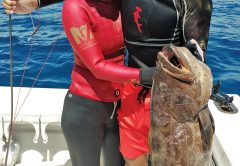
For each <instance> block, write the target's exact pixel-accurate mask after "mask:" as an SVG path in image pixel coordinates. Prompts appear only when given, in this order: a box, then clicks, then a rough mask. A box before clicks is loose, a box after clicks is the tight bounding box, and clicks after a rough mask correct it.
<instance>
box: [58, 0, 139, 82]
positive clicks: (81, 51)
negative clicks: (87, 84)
mask: <svg viewBox="0 0 240 166" xmlns="http://www.w3.org/2000/svg"><path fill="white" fill-rule="evenodd" d="M73 2H74V1H71V2H70V1H68V2H66V3H65V4H64V6H63V11H62V22H63V27H64V31H65V33H66V35H67V37H68V39H69V41H70V43H71V45H72V47H73V49H74V51H75V52H76V53H77V55H78V56H79V58H80V59H81V60H82V61H83V63H84V64H85V65H86V66H87V67H88V69H89V70H90V71H91V72H92V73H93V75H94V76H95V77H96V78H98V79H102V80H108V81H130V80H136V81H139V75H140V74H139V69H138V68H130V67H126V66H122V65H120V64H116V63H112V62H109V61H107V60H105V58H104V56H103V54H102V51H101V49H100V47H99V44H98V41H97V40H96V39H95V37H94V33H93V30H92V27H91V23H90V21H89V17H88V14H87V12H86V10H85V9H84V8H83V7H82V6H81V4H76V3H73ZM75 2H77V1H75ZM102 33H106V32H102ZM103 40H104V39H103ZM104 42H108V41H104Z"/></svg>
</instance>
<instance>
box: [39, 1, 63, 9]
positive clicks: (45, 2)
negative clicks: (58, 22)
mask: <svg viewBox="0 0 240 166" xmlns="http://www.w3.org/2000/svg"><path fill="white" fill-rule="evenodd" d="M59 2H63V0H40V4H39V7H44V6H48V5H51V4H55V3H59Z"/></svg>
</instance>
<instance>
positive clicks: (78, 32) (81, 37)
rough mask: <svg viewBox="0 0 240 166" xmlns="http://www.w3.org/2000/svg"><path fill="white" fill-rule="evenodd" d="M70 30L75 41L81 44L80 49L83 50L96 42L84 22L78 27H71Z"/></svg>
mask: <svg viewBox="0 0 240 166" xmlns="http://www.w3.org/2000/svg"><path fill="white" fill-rule="evenodd" d="M70 32H71V33H72V36H73V38H74V40H75V41H76V43H77V44H81V45H80V47H81V50H85V49H87V48H89V47H91V46H93V45H94V44H96V41H95V39H94V36H93V33H92V31H91V30H90V29H89V28H88V25H86V24H85V25H81V26H80V28H76V27H71V28H70Z"/></svg>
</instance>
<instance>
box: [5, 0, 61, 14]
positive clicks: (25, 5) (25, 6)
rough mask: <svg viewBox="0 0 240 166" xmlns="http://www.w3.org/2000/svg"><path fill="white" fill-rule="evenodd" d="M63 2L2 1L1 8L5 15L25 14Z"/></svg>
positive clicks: (35, 0) (37, 0)
mask: <svg viewBox="0 0 240 166" xmlns="http://www.w3.org/2000/svg"><path fill="white" fill-rule="evenodd" d="M62 1H63V0H3V1H2V6H3V7H4V8H5V12H6V13H7V14H13V13H17V14H27V13H31V12H32V11H33V10H35V9H37V8H39V7H44V6H48V5H51V4H55V3H58V2H62Z"/></svg>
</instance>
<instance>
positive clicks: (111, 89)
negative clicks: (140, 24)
mask: <svg viewBox="0 0 240 166" xmlns="http://www.w3.org/2000/svg"><path fill="white" fill-rule="evenodd" d="M8 2H9V3H8ZM45 2H46V1H41V2H40V5H41V6H42V7H43V6H45V5H46V4H45ZM51 2H52V3H53V2H54V1H51ZM21 3H23V4H24V5H25V7H22V8H18V7H17V6H18V5H19V4H21ZM8 4H10V5H9V6H10V7H7V6H8ZM36 4H37V6H36ZM3 6H4V7H5V9H6V12H7V13H9V14H11V13H13V11H14V12H18V13H25V12H26V11H27V12H30V11H31V10H34V9H36V8H38V7H39V4H38V3H32V5H29V4H27V3H24V1H22V0H19V1H16V2H15V1H7V0H5V1H3ZM119 7H120V5H119V1H111V0H110V1H108V0H98V1H95V0H89V1H85V0H66V1H65V2H64V6H63V9H62V22H63V27H64V31H65V32H66V35H67V38H68V39H69V41H70V44H71V46H72V48H73V52H74V67H73V70H72V82H71V85H70V87H69V91H68V92H67V94H66V97H65V100H64V105H63V112H62V119H61V127H62V131H63V134H64V137H65V140H66V143H67V146H68V149H69V153H70V157H71V162H72V165H73V166H81V165H83V166H98V165H99V164H100V153H101V149H102V152H103V157H104V165H105V166H120V165H122V164H123V163H121V156H120V153H119V150H118V146H119V135H118V123H117V119H116V114H114V112H115V110H116V105H117V102H118V101H119V100H120V97H121V91H122V86H123V84H122V82H129V81H130V82H131V81H140V82H141V79H142V78H143V77H141V75H140V73H145V72H144V70H139V69H137V68H130V67H126V66H124V63H123V62H124V61H123V60H124V57H123V51H124V42H123V34H122V26H121V20H120V14H119ZM143 75H144V74H143ZM143 80H144V78H143Z"/></svg>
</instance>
